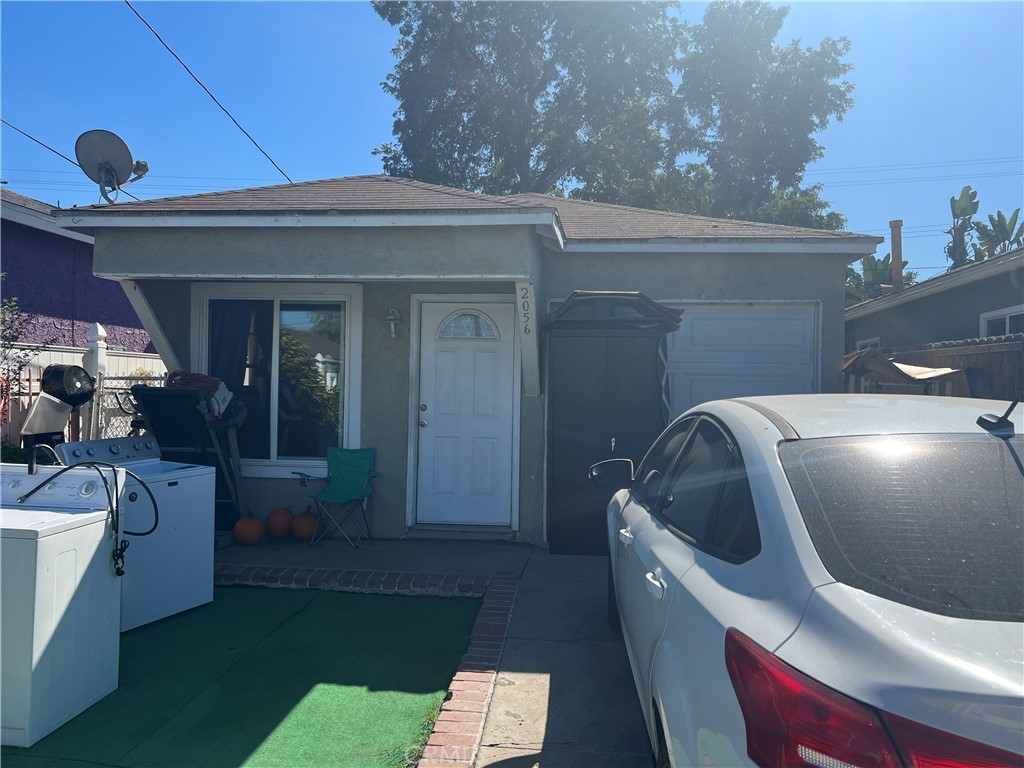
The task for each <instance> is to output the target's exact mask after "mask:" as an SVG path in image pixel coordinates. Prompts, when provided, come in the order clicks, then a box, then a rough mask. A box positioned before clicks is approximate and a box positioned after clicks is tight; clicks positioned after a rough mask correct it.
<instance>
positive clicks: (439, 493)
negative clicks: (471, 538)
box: [414, 302, 515, 526]
mask: <svg viewBox="0 0 1024 768" xmlns="http://www.w3.org/2000/svg"><path fill="white" fill-rule="evenodd" d="M420 308H421V309H420V377H419V378H420V392H419V402H418V404H417V412H416V414H415V415H414V416H415V418H416V419H417V422H418V424H419V426H418V428H417V429H418V435H419V439H418V451H419V454H418V464H417V472H416V478H417V483H416V522H418V523H446V524H453V525H500V526H508V525H511V522H512V448H513V429H512V425H513V413H514V409H513V397H514V391H515V387H514V365H513V364H514V334H515V318H514V311H513V306H512V305H511V304H488V303H479V304H478V303H473V304H454V303H432V302H425V303H423V304H420Z"/></svg>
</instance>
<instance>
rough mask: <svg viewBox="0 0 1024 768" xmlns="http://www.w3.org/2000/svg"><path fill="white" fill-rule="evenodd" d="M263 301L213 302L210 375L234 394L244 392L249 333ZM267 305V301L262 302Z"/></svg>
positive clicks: (218, 300) (216, 300)
mask: <svg viewBox="0 0 1024 768" xmlns="http://www.w3.org/2000/svg"><path fill="white" fill-rule="evenodd" d="M259 303H261V302H256V301H238V300H234V299H231V300H228V299H215V300H213V301H211V302H210V367H209V371H210V375H211V376H216V377H217V378H218V379H220V380H221V381H223V382H224V386H226V387H227V388H228V389H230V390H231V391H232V392H239V391H240V390H241V389H242V382H243V381H245V366H246V363H247V362H248V360H247V358H248V351H249V331H250V330H251V328H252V319H253V313H254V312H255V311H256V308H257V305H258V304H259ZM263 303H266V302H263Z"/></svg>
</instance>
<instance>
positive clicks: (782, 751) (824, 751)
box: [725, 629, 901, 768]
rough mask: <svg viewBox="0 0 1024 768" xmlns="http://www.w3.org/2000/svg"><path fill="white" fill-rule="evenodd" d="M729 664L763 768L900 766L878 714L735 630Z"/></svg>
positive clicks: (751, 748) (751, 750)
mask: <svg viewBox="0 0 1024 768" xmlns="http://www.w3.org/2000/svg"><path fill="white" fill-rule="evenodd" d="M725 661H726V666H727V667H728V668H729V677H730V678H731V679H732V687H733V689H734V690H735V691H736V697H737V698H738V699H739V703H740V709H741V710H743V720H744V722H745V723H746V727H747V753H748V754H749V755H750V757H751V758H753V760H754V762H756V763H757V764H758V765H760V766H762V768H781V767H782V766H791V767H792V768H796V767H797V766H808V768H811V767H813V768H847V766H851V767H852V766H885V767H886V768H899V766H900V765H901V763H900V759H899V757H898V756H897V755H896V750H895V748H894V747H893V744H892V741H891V740H890V739H889V737H888V735H887V734H886V732H885V729H884V728H883V727H882V723H881V722H880V721H879V719H878V716H877V715H876V714H875V713H874V711H873V710H871V709H869V708H868V707H865V706H864V705H863V704H860V703H858V702H856V701H853V700H852V699H848V698H846V697H845V696H841V695H839V694H838V693H836V692H835V691H832V690H830V689H828V688H826V687H825V686H823V685H821V684H820V683H817V682H815V681H814V680H812V679H811V678H809V677H807V676H806V675H803V674H801V673H800V672H798V671H797V670H795V669H793V668H792V667H791V666H789V665H788V664H786V663H785V662H784V661H782V660H781V659H779V658H778V657H777V656H775V655H773V654H771V653H769V652H768V651H766V650H765V649H764V648H762V647H761V646H759V645H758V644H757V643H755V642H754V641H753V640H751V639H750V638H749V637H747V636H746V635H744V634H742V633H741V632H738V631H737V630H735V629H730V630H729V631H728V633H726V636H725Z"/></svg>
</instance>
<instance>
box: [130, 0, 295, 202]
mask: <svg viewBox="0 0 1024 768" xmlns="http://www.w3.org/2000/svg"><path fill="white" fill-rule="evenodd" d="M124 4H125V5H127V6H128V7H129V8H131V10H132V13H134V14H135V15H136V16H138V17H139V21H141V22H142V23H143V24H145V25H146V28H147V29H149V31H150V32H152V33H153V35H154V36H155V37H156V39H157V40H159V41H160V44H161V45H163V47H164V48H166V49H167V52H168V53H170V54H171V56H173V57H174V58H175V59H177V61H178V63H179V64H181V66H182V67H184V68H185V71H186V72H188V73H189V75H191V77H192V79H193V80H195V81H196V82H197V83H198V84H199V87H200V88H202V89H203V90H204V91H206V94H207V95H208V96H209V97H210V98H211V99H213V103H214V104H216V105H217V106H218V107H220V108H221V111H223V112H224V114H225V115H227V116H228V117H230V118H231V122H233V123H234V124H235V125H236V126H237V127H238V130H240V131H241V132H242V133H244V134H245V136H246V138H247V139H249V141H251V142H252V143H253V146H254V147H256V149H258V150H259V151H260V152H262V153H263V156H264V157H265V158H267V160H269V161H270V163H271V165H273V166H274V167H275V168H277V170H278V172H279V173H280V174H281V175H282V176H284V177H285V178H286V179H288V183H289V184H294V182H293V181H292V180H291V178H290V177H289V176H288V174H287V173H285V172H284V171H282V170H281V166H279V165H278V164H277V163H275V162H274V158H272V157H271V156H270V155H268V154H267V153H266V151H264V149H263V147H261V146H260V145H259V144H257V143H256V139H254V138H253V137H252V136H250V135H249V132H248V131H247V130H245V128H243V127H242V126H241V125H240V124H239V122H238V121H237V120H235V118H234V115H232V114H231V113H230V112H228V110H227V108H226V107H225V106H224V105H223V104H221V103H220V102H219V101H217V97H216V96H214V95H213V94H212V93H211V92H210V89H209V88H207V87H206V86H205V85H203V83H202V81H201V80H200V79H199V78H198V77H196V76H195V75H194V74H193V73H192V70H191V69H189V68H188V65H187V64H186V63H185V62H184V61H182V60H181V57H180V56H178V54H176V53H175V52H174V51H172V50H171V46H169V45H168V44H167V43H165V42H164V39H163V38H162V37H160V35H159V34H158V33H157V31H156V30H155V29H153V27H152V26H151V25H150V23H149V22H148V21H146V20H145V19H144V18H142V14H141V13H139V12H138V11H136V10H135V8H134V7H132V4H131V3H130V2H128V0H124Z"/></svg>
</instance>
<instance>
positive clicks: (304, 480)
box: [292, 470, 327, 488]
mask: <svg viewBox="0 0 1024 768" xmlns="http://www.w3.org/2000/svg"><path fill="white" fill-rule="evenodd" d="M292 474H293V475H298V476H299V478H300V479H299V485H302V486H305V487H307V488H308V487H309V481H310V480H319V481H320V482H321V483H326V482H327V478H326V477H320V476H319V475H310V474H308V473H306V472H297V471H294V470H293V471H292Z"/></svg>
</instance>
